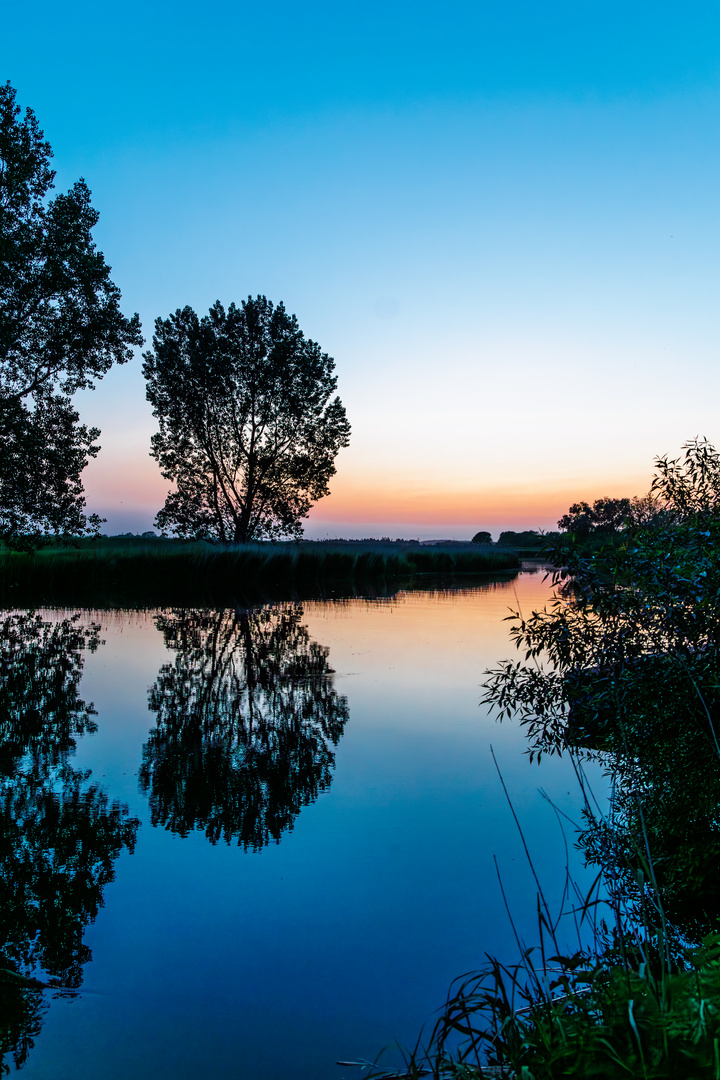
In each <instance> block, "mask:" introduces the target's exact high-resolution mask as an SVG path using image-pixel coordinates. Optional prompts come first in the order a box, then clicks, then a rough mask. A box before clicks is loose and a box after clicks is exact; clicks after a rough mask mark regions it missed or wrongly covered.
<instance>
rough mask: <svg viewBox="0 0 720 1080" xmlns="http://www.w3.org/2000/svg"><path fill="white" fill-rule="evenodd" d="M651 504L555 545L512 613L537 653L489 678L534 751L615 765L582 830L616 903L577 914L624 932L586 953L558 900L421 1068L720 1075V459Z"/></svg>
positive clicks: (593, 903)
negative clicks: (543, 581)
mask: <svg viewBox="0 0 720 1080" xmlns="http://www.w3.org/2000/svg"><path fill="white" fill-rule="evenodd" d="M638 502H639V503H642V506H643V508H644V511H647V510H648V509H650V510H651V512H643V514H642V515H638V516H637V518H636V519H635V520H633V519H632V518H628V519H625V520H624V521H623V525H622V530H621V532H620V535H619V537H618V536H613V535H611V533H610V530H608V542H607V543H605V544H601V545H599V546H596V547H594V548H590V547H589V546H588V545H587V544H585V543H582V542H581V543H578V534H577V532H575V533H574V532H573V530H572V529H569V530H568V535H566V536H565V537H563V538H561V539H560V540H559V541H558V542H556V543H555V545H554V555H553V562H554V565H555V566H556V567H558V569H557V571H556V572H555V574H554V583H555V586H556V590H555V595H554V597H553V599H552V601H551V603H550V604H549V605H548V606H547V607H546V608H545V609H544V610H543V611H540V612H532V613H530V614H527V615H524V614H523V613H521V612H514V613H513V614H512V615H511V616H510V618H511V620H512V623H513V626H512V635H513V637H514V639H515V643H516V645H517V647H518V649H519V650H520V652H521V659H520V660H518V661H507V662H506V663H504V664H502V665H500V666H499V667H498V668H496V669H495V670H493V671H492V672H489V673H488V676H489V679H488V682H487V684H486V691H487V692H486V701H488V702H489V703H490V704H491V705H492V706H493V707H494V708H495V709H496V711H497V713H498V715H499V716H500V717H504V716H511V715H512V716H516V717H518V718H519V719H520V722H521V723H522V724H523V725H524V726H525V728H526V731H527V733H528V736H529V743H530V747H529V750H530V754H531V756H537V757H540V756H541V755H542V754H543V753H570V754H571V755H572V756H573V759H574V761H575V767H576V773H577V775H578V778H579V780H580V782H581V784H583V770H582V758H583V757H587V756H594V757H598V756H599V757H600V759H601V760H602V761H603V762H604V764H605V766H606V768H607V771H608V775H609V778H610V780H611V799H610V808H609V811H608V812H607V813H602V812H601V811H600V810H599V809H598V806H597V804H596V803H594V802H593V800H592V799H591V798H590V797H589V793H588V792H587V789H586V788H583V790H584V792H585V811H584V818H585V821H584V827H583V828H582V830H581V831H580V833H579V836H578V842H579V844H580V846H581V848H582V849H583V850H584V852H585V855H586V859H587V860H588V862H590V863H591V864H594V865H595V866H596V867H597V868H598V870H599V874H598V879H597V882H596V889H597V891H593V892H591V894H589V895H588V896H587V897H585V898H581V900H580V902H578V903H577V904H576V905H575V908H574V911H573V915H574V917H575V918H576V920H578V921H579V924H580V925H582V923H583V922H587V921H588V919H589V917H590V915H591V913H593V912H594V913H598V912H602V911H605V912H607V913H608V920H609V927H610V928H609V929H608V925H606V922H605V921H604V920H601V921H600V922H599V923H598V922H597V914H595V915H594V916H593V919H594V926H595V939H594V947H593V949H592V950H588V949H587V948H586V947H581V948H580V949H579V951H577V952H576V953H575V954H574V955H571V956H566V955H564V954H563V952H562V951H561V950H560V949H558V948H557V936H556V934H555V925H554V924H553V923H552V920H551V919H550V917H549V911H548V908H547V904H546V903H545V901H544V898H542V897H541V896H539V897H538V922H539V930H540V954H539V956H538V955H537V954H535V955H533V950H524V951H522V956H521V959H520V960H519V962H518V963H517V964H516V965H514V966H506V965H503V964H501V963H500V962H499V961H498V960H495V959H491V960H490V962H489V964H488V965H487V966H486V967H485V968H484V969H483V970H482V971H481V972H479V973H477V974H475V975H472V976H470V977H466V978H463V979H462V980H460V982H459V984H458V985H456V987H455V988H454V989H453V991H452V993H451V995H450V997H449V999H448V1002H447V1003H446V1005H445V1007H444V1009H443V1010H442V1013H441V1016H440V1019H439V1021H438V1024H437V1026H436V1028H435V1030H434V1032H433V1035H432V1037H431V1040H430V1044H429V1046H428V1048H427V1051H426V1053H425V1055H424V1057H423V1058H422V1060H421V1058H420V1057H419V1055H418V1054H414V1055H411V1058H410V1061H409V1065H410V1068H409V1070H408V1075H419V1069H420V1067H421V1066H423V1065H424V1066H426V1067H427V1068H428V1069H429V1071H430V1072H432V1074H433V1075H434V1076H436V1077H443V1078H448V1080H449V1078H453V1080H461V1078H462V1080H469V1078H471V1077H479V1076H485V1075H492V1076H503V1077H518V1078H525V1080H551V1078H552V1080H554V1078H558V1077H565V1076H578V1077H589V1076H598V1077H607V1078H614V1077H618V1078H619V1077H630V1076H632V1077H647V1078H651V1077H652V1078H658V1080H659V1078H661V1077H662V1078H666V1077H677V1078H685V1077H690V1076H692V1077H696V1076H697V1077H700V1076H703V1077H704V1076H707V1077H720V1051H719V1050H718V1047H720V934H718V932H717V926H718V918H719V917H720V907H719V897H720V891H719V888H720V876H719V874H718V865H720V813H719V809H720V745H719V744H718V738H717V732H718V720H720V618H719V614H720V612H719V608H718V597H720V560H719V559H718V549H719V548H720V514H718V509H720V455H718V453H717V451H716V450H715V448H714V447H712V446H711V445H710V444H709V443H707V442H706V441H705V440H697V439H696V440H693V441H691V442H689V443H688V444H686V446H685V447H684V454H683V455H682V456H681V457H678V458H674V459H669V458H667V457H662V458H659V459H657V472H656V477H655V480H654V482H653V487H652V490H651V495H650V498H649V499H647V500H639V501H638ZM548 934H549V935H550V944H551V945H552V952H551V950H550V949H549V948H548V942H547V937H548ZM693 941H694V942H695V943H696V947H695V948H689V947H688V943H689V942H693ZM697 943H701V944H697Z"/></svg>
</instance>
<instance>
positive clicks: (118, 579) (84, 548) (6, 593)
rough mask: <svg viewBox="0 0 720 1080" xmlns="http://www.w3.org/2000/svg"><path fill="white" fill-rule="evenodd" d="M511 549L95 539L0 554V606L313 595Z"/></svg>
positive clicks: (460, 569) (473, 566)
mask: <svg viewBox="0 0 720 1080" xmlns="http://www.w3.org/2000/svg"><path fill="white" fill-rule="evenodd" d="M519 566H520V560H519V558H518V556H517V555H516V554H515V553H513V552H503V551H496V550H492V549H478V546H477V545H472V544H467V545H462V546H459V545H448V546H447V547H442V546H435V547H421V546H419V545H403V544H398V543H382V542H378V543H372V542H368V543H354V544H342V545H340V544H338V545H337V546H335V545H333V544H329V543H312V542H304V543H302V542H301V543H287V544H269V543H268V544H244V545H220V544H208V543H203V542H198V543H191V542H183V541H176V540H163V539H144V538H129V539H124V538H117V539H115V538H107V539H106V538H101V539H99V540H95V541H80V542H78V544H77V546H48V547H43V548H40V549H38V550H36V551H34V552H18V551H7V550H5V551H0V603H2V604H3V605H5V606H6V607H7V606H9V605H13V606H25V605H33V604H37V603H62V602H70V603H80V602H83V601H86V602H90V601H94V602H98V601H102V602H105V603H112V602H126V603H127V602H130V603H179V602H186V603H192V602H201V601H203V600H208V599H212V598H214V599H217V600H220V599H224V600H227V599H233V600H240V599H244V600H253V601H257V600H264V599H272V598H277V597H280V596H287V595H288V594H302V595H317V594H320V595H322V594H325V593H328V592H330V593H332V592H333V591H334V590H336V589H337V588H343V589H348V588H350V589H352V587H353V586H367V585H373V584H374V585H377V584H378V583H379V584H386V583H390V582H392V583H395V584H397V583H398V582H399V581H402V580H408V579H413V578H416V577H417V576H418V575H430V574H433V575H438V574H442V575H457V574H462V575H466V574H494V573H498V572H506V571H513V570H517V569H519Z"/></svg>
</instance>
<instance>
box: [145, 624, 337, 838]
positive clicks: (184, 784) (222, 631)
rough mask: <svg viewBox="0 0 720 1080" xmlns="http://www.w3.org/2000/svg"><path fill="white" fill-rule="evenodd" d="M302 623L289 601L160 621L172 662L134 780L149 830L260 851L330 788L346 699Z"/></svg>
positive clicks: (156, 690) (153, 701)
mask: <svg viewBox="0 0 720 1080" xmlns="http://www.w3.org/2000/svg"><path fill="white" fill-rule="evenodd" d="M301 620H302V608H301V607H300V606H299V605H296V604H295V605H291V606H287V607H276V608H262V609H259V610H256V611H252V610H250V611H238V610H226V611H210V610H205V611H202V610H194V611H173V612H170V613H168V614H166V615H160V616H158V619H157V627H158V629H159V630H160V631H161V632H162V634H163V637H164V639H165V644H166V645H167V647H168V648H169V649H170V650H171V651H173V652H174V653H175V663H174V664H165V665H164V666H163V668H162V669H161V671H160V674H159V675H158V678H157V680H156V682H155V684H154V686H153V687H152V688H151V690H150V697H149V704H150V708H151V709H152V710H153V712H155V713H156V714H157V727H156V728H155V730H154V731H153V732H151V734H150V738H149V739H148V742H147V744H146V746H145V749H144V751H143V764H142V768H141V770H140V784H141V787H142V789H143V790H144V791H146V792H147V793H148V796H149V800H150V808H151V811H152V820H153V824H154V825H164V826H165V827H166V828H167V829H170V830H171V831H172V832H175V833H179V834H180V835H181V836H187V834H188V833H189V832H190V831H192V830H193V829H201V830H203V831H204V832H205V835H206V836H207V837H208V839H209V840H210V841H211V842H212V843H217V841H218V840H220V839H221V838H222V839H224V840H225V841H226V842H227V843H230V841H231V840H236V841H237V843H238V845H240V846H241V847H243V848H245V850H253V851H259V850H260V848H262V847H264V846H265V845H266V844H268V843H270V842H271V841H273V840H274V841H275V842H276V843H279V841H280V837H281V835H282V833H283V832H284V831H285V830H286V829H291V828H292V827H293V822H294V820H295V818H296V817H297V815H298V814H299V812H300V810H301V809H302V807H303V806H306V805H307V804H308V803H310V802H313V801H314V800H315V799H316V798H317V796H318V795H319V794H320V792H321V791H324V790H325V789H326V788H327V787H329V785H330V781H331V770H332V767H333V765H334V761H335V758H334V754H333V748H334V747H335V746H336V745H337V743H338V740H339V739H340V737H341V735H342V733H343V728H344V726H345V723H346V721H347V719H348V707H347V701H346V699H345V698H344V697H340V696H338V694H337V692H336V691H335V688H334V686H333V678H332V677H333V675H334V672H333V670H332V668H331V667H330V666H329V664H328V650H327V649H326V648H325V647H324V646H322V645H318V643H317V642H316V641H313V640H312V639H311V638H310V636H309V634H308V631H307V629H306V627H305V626H303V624H302V621H301Z"/></svg>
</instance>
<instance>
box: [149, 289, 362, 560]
mask: <svg viewBox="0 0 720 1080" xmlns="http://www.w3.org/2000/svg"><path fill="white" fill-rule="evenodd" d="M144 359H145V364H144V369H143V370H144V373H145V377H146V379H147V397H148V400H149V401H150V402H151V404H152V406H153V414H154V415H155V416H156V417H157V419H158V422H159V427H160V430H159V432H158V433H157V434H156V435H154V436H153V439H152V450H151V454H152V456H153V457H154V458H155V459H156V461H157V462H158V464H159V465H160V469H161V471H162V474H163V476H165V477H166V478H167V479H168V480H171V481H173V482H174V484H175V485H176V490H175V491H172V492H171V493H170V494H169V495H168V497H167V499H166V501H165V506H164V507H163V509H162V510H161V511H160V513H159V514H158V516H157V519H156V522H157V525H158V526H159V528H161V529H162V530H163V532H167V531H171V532H174V533H175V534H177V535H178V536H184V537H194V538H203V539H216V540H223V541H233V542H244V541H247V540H254V539H261V538H276V537H282V536H287V537H296V536H299V535H300V534H301V531H302V530H301V525H300V522H301V519H302V518H304V517H305V516H306V515H307V513H308V511H309V509H310V507H311V506H312V504H313V502H315V501H316V500H317V499H320V498H322V497H323V496H324V495H327V494H328V490H329V489H328V483H329V480H330V478H331V477H332V476H333V475H334V473H335V464H334V461H335V457H336V455H337V453H338V451H339V450H340V448H341V447H343V446H347V445H348V441H349V436H350V425H349V423H348V421H347V417H346V414H345V408H344V406H343V405H342V403H341V401H340V399H339V397H337V396H333V395H334V394H335V389H336V387H337V379H336V377H335V375H334V374H333V372H334V368H335V362H334V361H333V359H332V358H331V357H330V356H328V355H327V353H324V352H322V351H321V349H320V346H319V345H317V344H316V343H315V342H314V341H310V340H309V339H307V338H305V336H304V335H303V333H302V331H301V330H300V328H299V326H298V323H297V319H296V318H295V316H294V315H288V314H287V312H286V311H285V307H284V306H283V304H278V305H277V307H275V306H274V305H273V304H272V303H271V302H270V301H269V300H267V299H266V298H265V297H264V296H257V297H255V298H252V297H248V299H247V300H246V301H243V303H242V304H241V305H240V306H239V307H238V306H236V305H235V304H231V305H230V307H229V308H228V310H227V311H226V310H225V308H224V307H223V306H222V304H221V303H220V302H219V301H218V302H217V303H216V304H215V305H214V306H213V307H212V308H211V309H210V312H209V313H208V314H207V315H205V316H204V317H203V318H199V317H198V316H197V315H196V314H195V312H194V311H193V309H192V308H190V307H185V308H183V309H182V310H180V309H178V310H177V311H176V312H175V314H174V315H171V316H170V317H169V318H167V319H158V320H157V321H156V323H155V335H154V337H153V350H152V351H150V352H147V353H145V357H144Z"/></svg>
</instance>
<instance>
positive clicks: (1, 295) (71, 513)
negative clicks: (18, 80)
mask: <svg viewBox="0 0 720 1080" xmlns="http://www.w3.org/2000/svg"><path fill="white" fill-rule="evenodd" d="M52 156H53V151H52V149H51V147H50V144H49V143H46V141H45V140H44V138H43V133H42V131H41V130H40V127H39V126H38V122H37V120H36V117H35V114H33V112H32V110H31V109H27V110H26V112H25V116H24V117H22V114H21V108H19V106H18V105H17V104H16V100H15V91H14V90H13V87H12V86H11V85H10V83H5V84H4V86H0V536H3V537H13V536H17V535H21V534H35V532H40V531H43V530H50V531H52V532H55V534H59V532H72V534H80V532H83V531H84V530H85V529H86V527H87V523H86V521H85V516H84V512H83V508H84V498H83V494H82V484H81V482H80V473H81V472H82V469H83V468H84V465H85V464H86V463H87V460H89V458H90V457H94V456H95V455H96V454H97V451H98V446H97V445H96V443H95V440H96V438H97V436H98V434H99V431H98V430H97V429H96V428H87V427H85V426H84V424H81V423H79V416H78V413H77V411H76V410H74V408H73V407H72V404H71V395H72V394H73V393H74V392H76V391H77V390H80V389H82V388H87V387H92V386H93V384H94V382H95V380H96V379H99V378H101V377H103V375H105V374H106V372H107V370H108V368H109V367H110V366H111V364H112V363H113V362H117V363H121V364H122V363H124V362H125V361H126V360H128V359H130V356H131V355H132V347H133V346H135V345H140V343H141V337H140V324H139V321H138V316H137V315H134V316H133V318H132V319H130V320H128V319H125V318H124V316H123V315H122V313H121V311H120V306H119V305H120V292H119V289H118V287H117V286H116V285H114V284H113V283H112V281H111V280H110V268H109V267H108V266H107V265H106V262H105V259H104V257H103V255H101V253H100V252H98V251H97V249H96V247H95V244H94V242H93V239H92V229H93V228H94V226H95V225H96V222H97V217H98V215H97V212H96V211H95V210H94V208H93V207H92V205H91V201H90V191H89V189H87V186H86V185H85V181H84V180H82V179H80V180H78V181H77V184H74V185H73V187H72V188H71V189H70V190H69V191H68V192H67V193H65V194H58V195H57V197H56V198H55V199H49V198H47V195H49V192H50V191H51V189H52V188H53V179H54V176H55V174H54V172H53V170H52V168H51V167H50V161H51V158H52ZM97 524H98V523H97V522H96V521H94V519H93V521H91V523H90V528H91V530H92V529H96V528H97Z"/></svg>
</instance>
